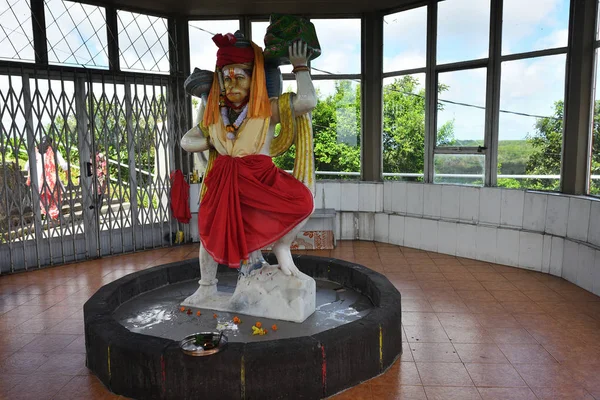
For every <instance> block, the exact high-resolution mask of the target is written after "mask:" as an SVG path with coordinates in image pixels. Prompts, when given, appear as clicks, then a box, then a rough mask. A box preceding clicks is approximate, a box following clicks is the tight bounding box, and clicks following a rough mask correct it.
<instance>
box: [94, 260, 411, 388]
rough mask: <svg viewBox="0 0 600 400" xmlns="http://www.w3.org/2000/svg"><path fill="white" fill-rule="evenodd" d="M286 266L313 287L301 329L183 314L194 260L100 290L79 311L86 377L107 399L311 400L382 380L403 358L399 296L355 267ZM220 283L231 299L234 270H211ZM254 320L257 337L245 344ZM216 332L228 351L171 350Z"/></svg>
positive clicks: (324, 263)
mask: <svg viewBox="0 0 600 400" xmlns="http://www.w3.org/2000/svg"><path fill="white" fill-rule="evenodd" d="M265 258H266V259H267V261H268V262H270V263H272V264H274V263H276V260H275V258H274V257H273V256H272V255H271V254H266V255H265ZM294 261H295V263H296V265H297V266H298V268H299V269H300V270H301V271H302V272H304V273H305V274H307V275H309V276H312V277H313V278H314V279H315V280H316V283H317V303H316V304H317V310H316V311H315V313H314V314H313V315H312V316H310V317H309V318H307V319H306V320H305V321H304V322H303V323H301V324H298V323H294V322H287V321H279V320H270V319H266V318H257V317H251V316H245V315H237V316H238V317H239V318H240V319H241V320H242V323H241V324H238V325H236V324H234V323H233V322H232V320H233V317H234V315H233V314H230V313H225V312H216V314H217V315H216V318H215V317H214V316H213V314H214V313H215V312H213V311H211V310H200V311H201V315H200V316H198V315H196V310H195V309H193V311H194V312H193V313H191V314H188V313H187V312H181V311H180V310H179V305H180V303H181V301H183V300H184V299H185V298H186V297H187V296H189V295H190V294H192V293H193V292H194V291H195V290H196V289H197V287H198V283H197V280H198V279H199V277H200V269H199V267H198V260H197V259H192V260H187V261H182V262H177V263H172V264H167V265H161V266H158V267H154V268H150V269H147V270H143V271H139V272H136V273H132V274H130V275H127V276H125V277H123V278H121V279H119V280H117V281H114V282H112V283H110V284H108V285H105V286H103V287H102V288H100V289H99V290H98V292H97V293H96V294H94V296H92V297H91V298H90V299H89V300H88V302H87V303H86V304H85V306H84V317H85V337H86V352H87V366H88V368H90V369H91V370H92V372H94V373H95V374H96V375H97V376H98V378H99V379H100V380H101V381H102V382H103V383H104V384H105V385H106V386H107V387H108V388H109V389H110V390H112V391H113V392H114V393H117V394H120V395H124V396H127V397H132V398H137V399H197V398H211V399H212V398H219V399H254V398H257V399H258V398H259V397H260V398H264V399H293V398H303V399H318V398H324V397H328V396H331V395H333V394H335V393H338V392H340V391H342V390H344V389H347V388H349V387H352V386H354V385H356V384H358V383H360V382H362V381H365V380H367V379H370V378H372V377H374V376H377V375H379V374H381V373H382V372H384V371H385V370H386V369H387V368H388V367H389V366H390V365H391V364H392V363H393V362H394V361H395V360H396V358H398V356H399V355H400V354H401V352H402V336H401V307H400V293H399V292H398V290H396V288H395V287H394V286H393V285H392V284H391V283H390V282H389V281H388V280H387V279H386V278H385V277H384V276H383V275H381V274H379V273H377V272H374V271H372V270H369V269H367V268H365V267H363V266H360V265H357V264H353V263H349V262H346V261H341V260H337V259H331V258H323V257H313V256H304V255H303V256H294ZM218 278H219V290H220V291H230V292H233V290H234V289H235V284H236V281H237V273H236V272H235V270H231V269H229V268H226V267H223V266H219V274H218ZM186 311H187V309H186ZM259 320H260V321H261V323H262V325H263V327H264V328H267V329H268V331H269V332H268V333H267V334H266V335H264V336H259V335H252V329H251V327H252V325H253V324H254V323H255V322H256V321H259ZM273 324H277V328H278V329H277V331H276V332H273V331H272V330H271V326H272V325H273ZM215 331H216V332H218V331H224V333H225V335H226V336H227V339H228V342H229V343H228V345H227V347H226V348H225V349H224V350H223V351H221V352H219V353H216V354H213V355H210V356H206V357H194V356H190V355H187V354H184V352H183V351H182V350H181V349H180V347H179V344H180V341H181V340H182V339H183V338H184V337H186V336H188V335H191V334H194V333H197V332H215Z"/></svg>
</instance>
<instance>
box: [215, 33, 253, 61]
mask: <svg viewBox="0 0 600 400" xmlns="http://www.w3.org/2000/svg"><path fill="white" fill-rule="evenodd" d="M212 40H213V42H215V44H216V45H217V47H218V48H219V50H218V51H217V67H219V68H223V67H224V66H225V65H231V64H246V63H251V62H253V61H254V49H253V48H252V46H248V47H236V46H235V43H236V42H237V38H236V37H235V36H233V35H232V34H231V33H228V34H226V35H221V34H220V33H219V34H218V35H215V36H213V38H212Z"/></svg>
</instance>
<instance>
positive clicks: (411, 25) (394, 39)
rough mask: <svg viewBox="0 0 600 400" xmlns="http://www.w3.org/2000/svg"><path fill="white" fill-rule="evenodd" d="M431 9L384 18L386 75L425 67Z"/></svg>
mask: <svg viewBox="0 0 600 400" xmlns="http://www.w3.org/2000/svg"><path fill="white" fill-rule="evenodd" d="M426 47H427V7H419V8H415V9H412V10H407V11H401V12H398V13H395V14H390V15H386V16H385V17H384V18H383V72H391V71H402V70H406V69H413V68H422V67H425V60H426Z"/></svg>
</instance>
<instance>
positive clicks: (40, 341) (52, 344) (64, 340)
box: [22, 334, 79, 353]
mask: <svg viewBox="0 0 600 400" xmlns="http://www.w3.org/2000/svg"><path fill="white" fill-rule="evenodd" d="M77 338H79V335H52V334H47V335H41V336H38V337H37V338H35V340H32V341H31V342H29V343H28V344H27V345H25V346H24V347H23V349H22V351H25V352H36V353H37V352H39V353H56V352H60V351H62V350H64V349H65V347H67V346H68V345H70V344H71V343H72V342H73V341H74V340H75V339H77Z"/></svg>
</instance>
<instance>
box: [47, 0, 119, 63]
mask: <svg viewBox="0 0 600 400" xmlns="http://www.w3.org/2000/svg"><path fill="white" fill-rule="evenodd" d="M45 12H46V15H45V17H46V38H47V41H48V62H49V63H51V64H68V65H82V66H88V67H95V68H108V48H107V46H108V44H107V43H108V42H107V37H106V16H105V10H104V8H103V7H95V6H90V5H87V4H81V3H75V2H70V1H64V0H46V2H45Z"/></svg>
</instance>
